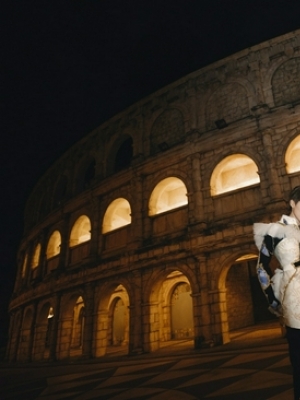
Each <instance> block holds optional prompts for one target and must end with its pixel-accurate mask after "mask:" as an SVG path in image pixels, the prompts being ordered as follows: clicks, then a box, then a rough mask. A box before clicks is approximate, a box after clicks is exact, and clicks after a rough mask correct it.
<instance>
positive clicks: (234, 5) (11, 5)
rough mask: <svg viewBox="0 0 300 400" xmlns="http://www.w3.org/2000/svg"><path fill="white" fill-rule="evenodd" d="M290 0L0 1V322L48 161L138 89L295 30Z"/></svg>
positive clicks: (294, 2) (140, 92)
mask: <svg viewBox="0 0 300 400" xmlns="http://www.w3.org/2000/svg"><path fill="white" fill-rule="evenodd" d="M299 3H300V2H299V0H279V1H276V0H272V1H268V0H261V1H256V0H253V1H246V0H197V1H196V0H177V1H176V0H97V1H89V0H81V1H76V0H72V1H69V0H60V1H52V0H47V1H44V0H40V1H24V0H22V1H13V0H10V1H5V4H4V2H3V3H2V6H1V10H0V14H1V21H0V22H1V44H2V46H1V53H0V54H1V59H2V61H1V64H2V71H3V73H2V74H1V78H2V79H1V94H2V97H3V101H2V102H1V103H2V107H1V154H0V160H1V166H0V167H1V169H0V171H1V172H0V184H1V186H0V188H1V197H0V198H1V203H0V205H1V208H0V213H1V214H0V221H1V227H2V229H1V236H0V239H1V246H0V252H1V253H0V263H1V264H0V270H1V274H2V279H1V281H0V282H1V283H0V304H1V306H0V307H1V308H0V311H1V314H0V324H1V318H2V319H3V317H2V315H5V314H6V309H7V304H8V299H9V297H10V295H11V292H12V287H13V286H12V282H13V280H14V278H15V272H16V263H15V254H16V250H17V247H18V245H19V242H20V239H21V236H22V215H23V210H24V204H25V200H26V198H27V197H28V195H29V193H30V190H31V189H32V187H33V185H34V184H35V182H36V181H37V179H38V178H39V177H40V176H41V175H42V174H43V172H44V171H45V170H46V169H47V167H48V166H50V165H51V163H52V162H53V161H55V159H56V158H57V157H58V156H60V155H61V154H62V153H63V152H64V151H65V150H67V149H68V147H69V146H70V145H72V144H73V143H74V142H76V141H77V140H79V139H80V138H81V137H83V136H84V135H85V134H86V133H88V132H89V131H91V130H92V129H93V128H95V127H97V126H98V125H100V124H101V123H102V122H104V121H105V120H107V119H108V118H110V117H112V116H113V115H115V114H116V113H118V112H119V111H122V110H123V109H124V108H126V107H127V106H129V105H131V104H132V103H134V102H136V101H138V100H139V99H141V98H143V97H144V96H146V95H148V94H151V93H152V92H154V91H155V90H158V89H160V88H161V87H163V86H165V85H167V84H168V83H171V82H173V81H175V80H176V79H179V78H181V77H182V76H184V75H186V74H188V73H190V72H193V71H195V70H197V69H199V68H201V67H203V66H205V65H208V64H210V63H212V62H214V61H217V60H219V59H221V58H223V57H226V56H228V55H230V54H233V53H235V52H237V51H239V50H242V49H244V48H246V47H250V46H253V45H255V44H258V43H260V42H262V41H265V40H267V39H271V38H273V37H276V36H279V35H282V34H284V33H288V32H290V31H292V30H295V29H298V28H300V23H299V21H300V4H299ZM1 328H2V327H1V326H0V330H1Z"/></svg>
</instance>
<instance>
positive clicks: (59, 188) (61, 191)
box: [53, 175, 68, 208]
mask: <svg viewBox="0 0 300 400" xmlns="http://www.w3.org/2000/svg"><path fill="white" fill-rule="evenodd" d="M67 185H68V179H67V178H66V176H64V175H63V176H61V177H60V178H59V181H58V182H57V185H56V187H55V191H54V195H53V207H54V208H55V207H58V206H60V205H61V202H62V201H63V200H64V199H65V198H66V193H67Z"/></svg>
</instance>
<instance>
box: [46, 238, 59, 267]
mask: <svg viewBox="0 0 300 400" xmlns="http://www.w3.org/2000/svg"><path fill="white" fill-rule="evenodd" d="M60 247H61V235H60V232H59V231H54V232H53V233H52V235H51V236H50V238H49V240H48V245H47V249H46V258H47V273H49V272H51V271H53V270H55V269H56V268H58V264H59V254H60Z"/></svg>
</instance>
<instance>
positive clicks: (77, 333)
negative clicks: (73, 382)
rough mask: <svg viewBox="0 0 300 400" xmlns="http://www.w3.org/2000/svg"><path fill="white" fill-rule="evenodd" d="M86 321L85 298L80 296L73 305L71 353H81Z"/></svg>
mask: <svg viewBox="0 0 300 400" xmlns="http://www.w3.org/2000/svg"><path fill="white" fill-rule="evenodd" d="M84 322H85V309H84V302H83V298H82V297H81V296H79V297H78V298H77V300H76V303H75V305H74V307H73V323H72V333H71V344H70V347H71V352H70V355H71V356H72V355H77V354H81V352H82V345H83V330H84Z"/></svg>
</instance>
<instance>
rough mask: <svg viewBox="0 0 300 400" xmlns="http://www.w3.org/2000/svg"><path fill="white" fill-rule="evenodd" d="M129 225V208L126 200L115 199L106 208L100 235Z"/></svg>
mask: <svg viewBox="0 0 300 400" xmlns="http://www.w3.org/2000/svg"><path fill="white" fill-rule="evenodd" d="M129 224H131V208H130V204H129V202H128V201H127V200H126V199H123V198H119V199H115V200H114V201H113V202H111V203H110V205H109V206H108V207H107V209H106V212H105V214H104V218H103V226H102V233H107V232H111V231H113V230H115V229H118V228H121V227H123V226H126V225H129Z"/></svg>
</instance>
